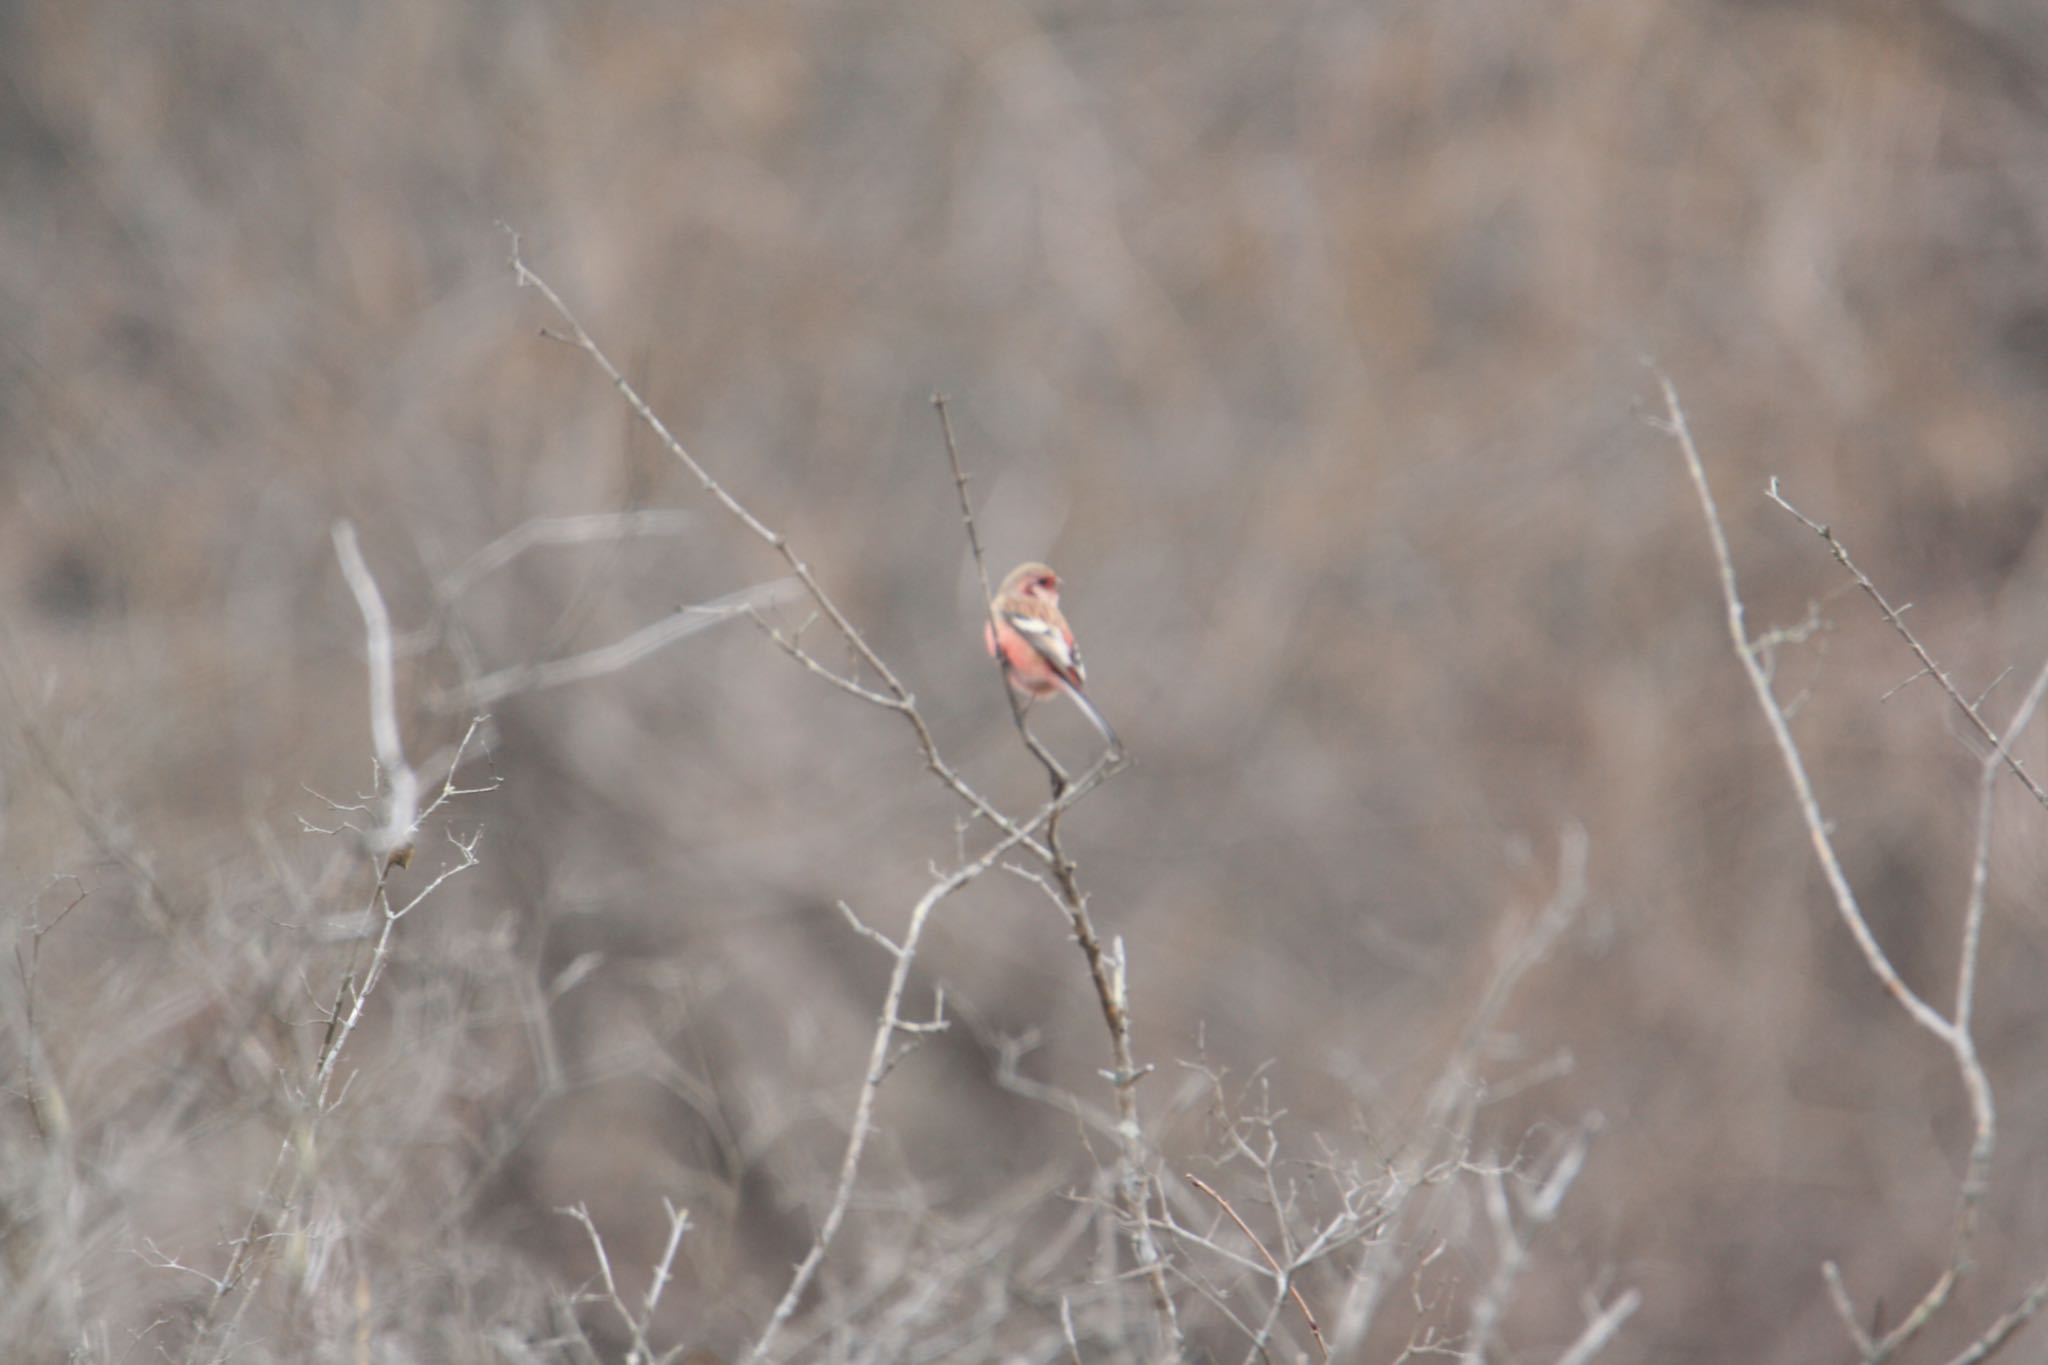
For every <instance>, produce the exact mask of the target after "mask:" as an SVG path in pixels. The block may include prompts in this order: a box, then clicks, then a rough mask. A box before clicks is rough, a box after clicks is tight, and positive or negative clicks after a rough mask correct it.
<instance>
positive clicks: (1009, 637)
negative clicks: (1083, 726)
mask: <svg viewBox="0 0 2048 1365" xmlns="http://www.w3.org/2000/svg"><path fill="white" fill-rule="evenodd" d="M982 639H983V640H984V642H986V644H987V645H988V652H989V653H990V655H992V656H994V657H995V658H998V659H1001V660H1002V661H1003V677H1005V678H1006V679H1008V680H1009V684H1010V686H1011V687H1013V688H1015V689H1016V690H1017V691H1018V692H1019V693H1020V694H1022V695H1023V697H1024V698H1025V703H1024V704H1025V705H1027V706H1028V705H1030V703H1031V702H1032V701H1033V700H1035V699H1037V698H1039V697H1049V696H1051V695H1052V694H1053V693H1055V692H1064V693H1066V694H1067V695H1068V696H1070V697H1072V698H1073V699H1074V705H1076V706H1078V707H1080V708H1081V714H1082V715H1084V716H1086V717H1088V719H1089V721H1090V722H1091V723H1093V725H1094V726H1095V728H1096V729H1098V730H1100V731H1101V732H1102V737H1103V738H1104V739H1105V740H1107V741H1109V747H1110V748H1112V749H1121V748H1122V747H1123V745H1122V744H1120V743H1118V741H1117V737H1116V731H1114V730H1112V729H1110V728H1109V722H1108V721H1106V720H1104V719H1103V718H1102V713H1101V712H1100V711H1098V710H1096V709H1095V703H1093V702H1091V701H1089V700H1088V696H1087V694H1086V693H1085V692H1083V691H1082V690H1081V685H1082V684H1083V683H1084V682H1086V681H1087V676H1088V675H1087V673H1086V672H1085V671H1084V670H1083V668H1082V666H1081V649H1080V647H1079V646H1078V645H1076V644H1075V643H1074V631H1073V628H1072V627H1071V626H1069V625H1068V624H1067V618H1066V617H1064V616H1062V615H1061V614H1060V579H1059V575H1058V574H1056V573H1054V572H1053V571H1052V570H1051V569H1049V568H1047V567H1046V566H1045V565H1043V564H1039V563H1035V562H1034V563H1029V564H1019V565H1018V566H1017V567H1016V568H1014V569H1012V570H1010V572H1009V574H1008V575H1007V576H1006V577H1004V579H1003V586H1002V587H1001V588H1000V589H999V590H998V591H997V592H996V600H995V602H994V603H993V604H992V616H991V619H990V621H989V623H988V624H987V625H986V626H984V627H983V628H982Z"/></svg>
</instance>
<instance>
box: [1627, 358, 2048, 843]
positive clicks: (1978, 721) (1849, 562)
mask: <svg viewBox="0 0 2048 1365" xmlns="http://www.w3.org/2000/svg"><path fill="white" fill-rule="evenodd" d="M1670 387H1671V386H1670V384H1669V382H1668V381H1667V382H1666V383H1665V389H1666V390H1667V393H1666V397H1667V398H1669V396H1670V394H1669V390H1670ZM1764 496H1765V497H1767V498H1769V499H1770V500H1771V501H1772V502H1775V503H1776V504H1778V506H1780V507H1782V508H1784V509H1785V510H1786V511H1787V512H1790V513H1791V514H1792V515H1793V516H1794V517H1795V518H1797V519H1798V521H1799V524H1800V525H1802V526H1804V527H1805V528H1806V529H1807V530H1809V531H1811V532H1813V533H1814V534H1815V535H1817V536H1819V537H1820V538H1821V539H1822V540H1824V541H1826V542H1827V546H1828V550H1829V552H1830V553H1832V554H1833V555H1834V557H1835V561H1836V562H1837V563H1839V564H1840V565H1841V566H1842V567H1843V568H1844V569H1846V570H1847V571H1848V573H1849V576H1850V577H1851V578H1853V579H1854V580H1855V581H1856V586H1857V587H1859V588H1861V589H1862V590H1863V593H1864V595H1865V596H1866V597H1868V598H1869V599H1870V600H1871V601H1872V602H1874V603H1876V604H1877V609H1878V611H1879V612H1881V613H1882V614H1883V616H1884V619H1885V620H1886V622H1888V623H1889V624H1890V625H1891V628H1892V629H1893V630H1895V631H1897V632H1898V633H1899V638H1900V639H1902V640H1904V641H1905V642H1906V647H1907V648H1908V649H1910V650H1912V651H1913V657H1914V658H1916V659H1918V660H1919V661H1920V670H1921V671H1920V673H1916V674H1914V675H1913V677H1912V678H1908V679H1906V682H1907V683H1909V682H1912V681H1913V680H1914V679H1915V678H1918V677H1920V676H1921V674H1923V673H1924V674H1925V675H1927V676H1928V677H1931V678H1933V679H1934V681H1935V682H1936V683H1938V684H1940V686H1941V690H1942V691H1943V692H1946V693H1947V694H1948V699H1949V700H1950V701H1952V702H1954V703H1955V706H1956V709H1957V710H1958V711H1961V712H1962V713H1963V716H1964V718H1965V719H1966V720H1968V721H1969V722H1970V726H1971V728H1972V729H1974V730H1976V732H1977V735H1978V737H1979V738H1981V739H1982V740H1983V741H1984V742H1985V743H1986V744H1990V745H1993V746H1994V747H1995V746H1996V745H1997V744H1998V736H1997V735H1995V734H1993V733H1992V730H1991V727H1990V726H1989V725H1987V724H1986V723H1985V721H1984V715H1983V713H1982V712H1981V711H1979V710H1978V706H1979V705H1980V704H1981V702H1972V701H1971V700H1970V699H1969V698H1968V697H1965V696H1964V695H1963V694H1962V691H1961V689H1959V688H1958V687H1957V686H1956V685H1955V682H1954V680H1953V679H1951V678H1950V677H1949V675H1948V670H1946V669H1944V668H1943V667H1942V666H1941V665H1940V664H1938V663H1936V662H1935V661H1934V656H1933V655H1931V654H1929V653H1928V652H1927V646H1925V645H1923V644H1921V643H1920V638H1919V637H1918V636H1916V635H1915V634H1913V628H1912V627H1911V626H1909V625H1907V624H1906V620H1905V613H1906V608H1905V607H1894V606H1892V604H1891V603H1890V602H1889V601H1888V600H1886V598H1885V595H1884V594H1883V593H1882V592H1879V591H1878V588H1877V585H1876V584H1875V583H1873V582H1871V581H1870V576H1869V575H1868V574H1866V573H1864V572H1863V570H1861V569H1859V568H1857V567H1856V561H1855V560H1853V559H1851V558H1849V547H1848V546H1846V545H1844V544H1842V541H1841V538H1840V537H1838V536H1837V535H1836V534H1835V532H1834V528H1833V527H1831V526H1828V525H1826V524H1824V523H1822V522H1818V521H1815V520H1814V519H1813V518H1812V517H1809V516H1807V515H1806V513H1804V512H1802V511H1800V510H1799V509H1798V508H1797V507H1794V506H1793V505H1792V504H1791V503H1790V502H1789V501H1787V500H1786V498H1785V496H1784V494H1783V493H1781V492H1779V491H1778V480H1777V479H1776V478H1775V477H1774V478H1772V479H1771V481H1770V483H1769V484H1767V485H1766V486H1765V488H1764ZM1908 605H1910V604H1908ZM1999 676H2000V677H2003V676H2004V675H2003V674H2000V675H1999ZM1905 685H1906V683H1900V684H1899V687H1904V686H1905ZM1992 686H1993V687H1995V686H1997V682H1996V681H1995V680H1994V682H1993V683H1992ZM1898 690H1899V689H1898V688H1897V687H1895V688H1893V689H1892V691H1893V692H1896V691H1898ZM1985 690H1986V692H1987V693H1988V692H1989V690H1990V689H1989V688H1987V689H1985ZM1885 695H1886V696H1890V695H1891V693H1890V692H1888V693H1886V694H1885ZM2004 761H2005V766H2006V767H2008V768H2010V769H2012V774H2013V776H2014V777H2017V778H2018V779H2019V780H2020V782H2021V784H2022V785H2023V786H2025V787H2026V789H2027V791H2028V792H2029V793H2031V794H2032V795H2033V798H2034V799H2035V800H2036V801H2038V802H2040V803H2041V804H2042V805H2043V806H2048V790H2044V789H2043V788H2042V786H2041V784H2040V783H2038V782H2036V781H2035V780H2034V778H2033V776H2032V774H2030V773H2028V771H2027V769H2026V766H2025V765H2024V764H2022V763H2021V762H2020V761H2019V759H2018V758H2016V757H2014V755H2013V754H2012V752H2011V750H2010V749H2009V748H2008V749H2007V750H2006V754H2005V760H2004Z"/></svg>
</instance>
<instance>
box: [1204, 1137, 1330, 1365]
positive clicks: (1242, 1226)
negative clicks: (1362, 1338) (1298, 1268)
mask: <svg viewBox="0 0 2048 1365" xmlns="http://www.w3.org/2000/svg"><path fill="white" fill-rule="evenodd" d="M1181 1178H1182V1179H1183V1180H1186V1181H1187V1182H1188V1183H1189V1184H1190V1185H1193V1186H1194V1187H1195V1188H1196V1189H1198V1190H1200V1191H1201V1192H1202V1193H1203V1194H1206V1195H1208V1196H1209V1197H1210V1198H1211V1199H1213V1200H1215V1201H1216V1206H1217V1207H1218V1208H1220V1209H1222V1210H1223V1211H1224V1212H1225V1213H1227V1214H1229V1215H1230V1221H1231V1222H1233V1223H1235V1224H1237V1230H1238V1231H1239V1232H1242V1233H1243V1234H1244V1235H1245V1237H1246V1239H1247V1240H1249V1241H1250V1242H1251V1244H1252V1245H1253V1246H1255V1247H1257V1248H1258V1250H1259V1255H1261V1256H1263V1257H1265V1258H1266V1264H1267V1265H1269V1266H1271V1267H1272V1268H1273V1279H1274V1282H1275V1283H1277V1284H1278V1285H1279V1286H1280V1288H1281V1289H1283V1290H1284V1291H1286V1293H1287V1294H1288V1295H1289V1296H1290V1297H1292V1298H1293V1300H1294V1306H1295V1307H1296V1308H1299V1309H1300V1310H1301V1317H1302V1321H1304V1322H1306V1323H1307V1324H1308V1334H1309V1335H1310V1336H1312V1337H1314V1338H1315V1339H1316V1348H1317V1349H1318V1350H1320V1351H1321V1352H1322V1353H1323V1359H1324V1360H1328V1359H1329V1358H1330V1344H1329V1343H1328V1342H1326V1341H1324V1340H1323V1329H1322V1328H1321V1327H1320V1326H1318V1325H1317V1324H1316V1315H1315V1314H1314V1313H1312V1312H1310V1311H1309V1306H1308V1300H1307V1299H1304V1298H1303V1297H1302V1296H1301V1286H1300V1285H1297V1284H1296V1283H1295V1282H1294V1277H1293V1275H1292V1274H1291V1273H1290V1272H1289V1271H1287V1270H1285V1269H1283V1268H1282V1267H1281V1265H1280V1262H1278V1261H1276V1260H1274V1259H1273V1253H1272V1252H1270V1251H1268V1250H1266V1244H1265V1243H1264V1242H1262V1241H1260V1240H1259V1235H1258V1234H1257V1233H1255V1232H1253V1231H1252V1230H1251V1228H1250V1227H1249V1226H1248V1225H1247V1224H1246V1223H1245V1221H1244V1219H1242V1218H1240V1217H1238V1215H1237V1210H1236V1209H1234V1208H1232V1207H1231V1206H1230V1201H1229V1200H1228V1199H1225V1198H1224V1197H1223V1196H1222V1195H1221V1194H1218V1193H1217V1192H1216V1188H1215V1187H1214V1186H1212V1185H1211V1184H1209V1182H1208V1181H1206V1180H1204V1179H1202V1178H1201V1177H1200V1176H1198V1175H1195V1174H1193V1173H1192V1172H1189V1173H1188V1174H1185V1175H1183V1176H1182V1177H1181Z"/></svg>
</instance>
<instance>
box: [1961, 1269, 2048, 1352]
mask: <svg viewBox="0 0 2048 1365" xmlns="http://www.w3.org/2000/svg"><path fill="white" fill-rule="evenodd" d="M2043 1304H2048V1279H2043V1280H2039V1281H2036V1282H2035V1284H2034V1287H2033V1288H2032V1289H2029V1290H2028V1291H2027V1296H2026V1297H2025V1298H2023V1299H2021V1300H2020V1301H2019V1303H2017V1304H2016V1305H2014V1306H2013V1308H2012V1310H2011V1311H2010V1312H2008V1313H2006V1314H2005V1315H2004V1316H2002V1317H2000V1318H1999V1319H1998V1321H1996V1322H1994V1323H1992V1324H1991V1326H1989V1327H1988V1328H1986V1329H1985V1330H1984V1334H1983V1335H1982V1336H1980V1337H1978V1338H1977V1339H1976V1340H1975V1341H1973V1342H1971V1343H1970V1344H1969V1345H1968V1346H1967V1347H1965V1348H1964V1349H1963V1350H1962V1351H1961V1352H1960V1353H1959V1354H1957V1355H1955V1356H1953V1357H1951V1358H1950V1359H1949V1362H1948V1365H1979V1362H1981V1361H1986V1360H1989V1359H1991V1357H1992V1356H1994V1355H1996V1354H1997V1353H1998V1352H1999V1351H2000V1350H2001V1349H2003V1348H2004V1346H2005V1344H2006V1343H2007V1342H2008V1341H2010V1340H2012V1336H2013V1333H2015V1332H2017V1331H2019V1330H2020V1328H2022V1327H2024V1326H2026V1325H2027V1324H2028V1323H2029V1322H2031V1321H2033V1318H2034V1315H2035V1314H2036V1313H2038V1312H2040V1311H2041V1306H2042V1305H2043Z"/></svg>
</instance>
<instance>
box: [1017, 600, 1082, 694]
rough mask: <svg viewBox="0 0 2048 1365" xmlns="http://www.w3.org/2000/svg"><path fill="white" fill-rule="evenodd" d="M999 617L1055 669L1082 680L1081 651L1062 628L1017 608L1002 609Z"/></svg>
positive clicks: (1077, 680) (1075, 679)
mask: <svg viewBox="0 0 2048 1365" xmlns="http://www.w3.org/2000/svg"><path fill="white" fill-rule="evenodd" d="M1003 620H1004V621H1006V622H1007V623H1008V624H1009V626H1010V628H1011V629H1012V630H1014V631H1016V632H1017V634H1019V635H1020V636H1022V637H1023V638H1024V642H1025V643H1026V644H1028V645H1030V646H1031V647H1032V648H1033V649H1035V650H1037V651H1038V653H1039V654H1040V656H1041V657H1043V658H1044V660H1045V661H1046V662H1047V663H1049V664H1051V665H1052V666H1053V670H1054V671H1055V672H1058V673H1062V674H1068V675H1071V676H1072V678H1073V680H1074V681H1075V682H1084V681H1086V676H1085V675H1084V674H1083V672H1082V670H1081V651H1080V650H1078V649H1076V648H1075V647H1074V642H1073V641H1072V640H1071V639H1069V638H1067V635H1066V632H1064V631H1062V630H1061V629H1059V627H1057V626H1055V625H1054V624H1053V623H1052V622H1050V621H1047V620H1045V619H1044V618H1042V617H1038V616H1030V615H1027V614H1025V613H1023V612H1018V611H1011V612H1005V613H1003Z"/></svg>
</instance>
